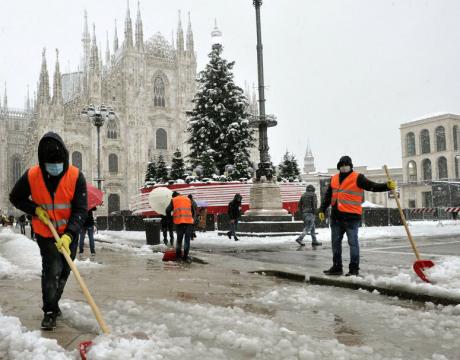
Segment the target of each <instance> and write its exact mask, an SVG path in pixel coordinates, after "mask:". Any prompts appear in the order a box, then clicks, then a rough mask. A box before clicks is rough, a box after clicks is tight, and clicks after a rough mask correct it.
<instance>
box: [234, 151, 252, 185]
mask: <svg viewBox="0 0 460 360" xmlns="http://www.w3.org/2000/svg"><path fill="white" fill-rule="evenodd" d="M251 172H252V164H251V162H250V161H249V159H248V157H247V156H246V155H245V154H244V153H243V152H242V151H240V152H238V153H237V154H236V155H235V166H234V167H233V172H232V173H231V177H232V179H234V180H238V179H241V178H246V179H249V178H251V175H252V173H251Z"/></svg>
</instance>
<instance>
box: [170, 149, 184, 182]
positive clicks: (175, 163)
mask: <svg viewBox="0 0 460 360" xmlns="http://www.w3.org/2000/svg"><path fill="white" fill-rule="evenodd" d="M184 176H185V169H184V159H182V153H181V152H180V151H179V149H176V151H175V152H174V154H173V159H172V164H171V179H173V180H177V179H182V178H184Z"/></svg>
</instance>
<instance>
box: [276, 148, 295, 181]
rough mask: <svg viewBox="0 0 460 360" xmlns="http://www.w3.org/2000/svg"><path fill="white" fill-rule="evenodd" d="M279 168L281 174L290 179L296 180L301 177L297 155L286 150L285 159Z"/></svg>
mask: <svg viewBox="0 0 460 360" xmlns="http://www.w3.org/2000/svg"><path fill="white" fill-rule="evenodd" d="M278 168H279V175H280V176H281V177H282V178H284V179H288V180H295V179H298V178H299V175H300V169H299V165H298V164H297V159H296V158H295V155H294V154H292V153H290V152H289V151H286V153H285V154H284V156H283V161H282V162H281V164H279V166H278Z"/></svg>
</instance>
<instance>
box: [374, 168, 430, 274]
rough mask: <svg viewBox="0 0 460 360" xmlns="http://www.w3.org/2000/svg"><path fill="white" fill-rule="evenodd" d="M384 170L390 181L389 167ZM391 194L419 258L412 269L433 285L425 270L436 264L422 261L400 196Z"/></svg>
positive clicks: (394, 193) (393, 192) (394, 192)
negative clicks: (402, 207)
mask: <svg viewBox="0 0 460 360" xmlns="http://www.w3.org/2000/svg"><path fill="white" fill-rule="evenodd" d="M383 168H384V169H385V173H386V174H387V177H388V180H391V177H390V173H389V172H388V168H387V166H386V165H383ZM391 192H392V194H393V196H394V198H395V200H396V204H397V205H398V209H399V215H400V216H401V221H402V223H403V225H404V228H405V229H406V233H407V237H408V238H409V241H410V244H411V245H412V250H414V254H415V257H416V258H417V260H415V262H414V265H413V266H412V267H413V269H414V271H415V273H416V274H417V275H418V277H419V278H420V279H422V280H423V281H425V282H427V283H431V281H430V280H429V279H428V278H427V277H426V275H425V273H424V272H423V270H425V269H429V268H431V267H433V266H434V262H433V261H431V260H421V259H420V253H419V252H418V250H417V246H416V245H415V241H414V239H412V235H411V233H410V230H409V227H408V226H407V222H406V217H405V216H404V213H403V211H402V209H401V204H400V203H399V198H398V195H397V194H396V191H395V190H391Z"/></svg>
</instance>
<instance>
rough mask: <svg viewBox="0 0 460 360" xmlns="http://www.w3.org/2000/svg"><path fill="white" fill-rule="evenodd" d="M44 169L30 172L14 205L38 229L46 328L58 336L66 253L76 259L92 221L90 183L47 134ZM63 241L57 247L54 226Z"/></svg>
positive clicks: (41, 158)
mask: <svg viewBox="0 0 460 360" xmlns="http://www.w3.org/2000/svg"><path fill="white" fill-rule="evenodd" d="M38 162H39V163H38V165H35V166H32V167H31V168H29V169H28V170H27V171H26V172H25V173H24V175H22V177H21V178H20V179H19V180H18V181H17V183H16V184H15V185H14V187H13V190H12V191H11V193H10V201H11V203H12V204H13V205H14V206H15V207H17V208H18V209H19V210H22V211H23V212H25V213H26V214H29V215H32V216H33V217H32V226H33V229H34V232H35V237H36V240H37V245H38V246H39V248H40V255H41V257H42V279H41V280H42V298H43V308H42V309H43V312H44V317H43V321H42V323H41V327H42V329H44V330H52V329H54V328H55V327H56V317H58V316H60V315H61V310H60V309H59V300H60V299H61V295H62V292H63V291H64V286H65V284H66V282H67V278H68V277H69V274H70V267H69V265H68V264H67V262H66V260H65V258H64V256H63V255H62V254H61V253H60V251H61V249H62V250H63V251H66V252H67V253H68V254H69V255H70V257H71V258H72V260H73V259H75V255H76V252H77V246H78V235H79V234H80V230H81V227H82V225H83V223H84V222H85V219H86V213H87V206H88V200H87V195H86V181H85V177H84V176H83V174H82V173H81V172H80V171H79V170H78V168H76V167H75V166H72V165H69V153H68V151H67V149H66V147H65V145H64V142H63V141H62V139H61V137H60V136H59V135H58V134H56V133H53V132H49V133H46V134H45V135H44V136H43V137H42V138H41V140H40V142H39V144H38ZM49 223H52V224H53V225H54V227H55V228H56V231H57V233H58V234H59V236H60V238H59V239H58V240H57V241H56V240H55V239H54V237H53V234H52V232H51V230H50V229H49V227H48V224H49Z"/></svg>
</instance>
